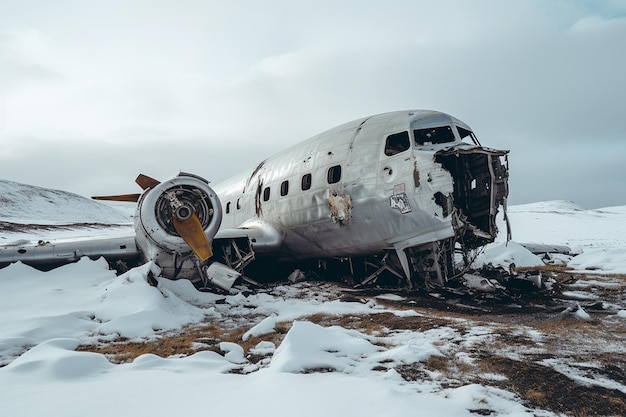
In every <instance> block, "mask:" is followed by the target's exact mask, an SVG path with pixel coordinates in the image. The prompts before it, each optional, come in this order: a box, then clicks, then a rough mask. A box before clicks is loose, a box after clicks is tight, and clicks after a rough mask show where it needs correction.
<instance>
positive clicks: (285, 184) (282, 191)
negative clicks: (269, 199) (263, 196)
mask: <svg viewBox="0 0 626 417" xmlns="http://www.w3.org/2000/svg"><path fill="white" fill-rule="evenodd" d="M288 192H289V181H283V182H282V184H280V195H281V196H282V197H284V196H286V195H287V193H288Z"/></svg>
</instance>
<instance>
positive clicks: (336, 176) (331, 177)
mask: <svg viewBox="0 0 626 417" xmlns="http://www.w3.org/2000/svg"><path fill="white" fill-rule="evenodd" d="M340 179H341V165H335V166H333V167H330V168H328V183H329V184H335V183H337V182H339V180H340Z"/></svg>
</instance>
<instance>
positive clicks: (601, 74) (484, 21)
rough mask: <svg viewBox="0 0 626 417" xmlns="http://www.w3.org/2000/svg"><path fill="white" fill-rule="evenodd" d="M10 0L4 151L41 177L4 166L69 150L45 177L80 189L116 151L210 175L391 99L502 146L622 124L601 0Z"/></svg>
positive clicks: (608, 138) (1, 82) (0, 19)
mask: <svg viewBox="0 0 626 417" xmlns="http://www.w3.org/2000/svg"><path fill="white" fill-rule="evenodd" d="M9 3H13V4H11V6H12V7H11V10H8V9H7V8H6V7H4V9H7V10H2V9H3V7H2V6H0V24H1V25H2V26H1V27H4V28H6V31H5V32H2V33H1V34H0V64H1V65H0V75H2V76H1V77H0V141H2V142H3V150H2V153H1V154H0V163H1V164H2V165H3V167H7V168H5V169H7V170H6V171H5V172H6V174H4V175H5V176H8V175H9V174H10V175H12V177H11V178H10V179H13V180H16V181H20V180H21V181H23V182H30V183H34V184H40V182H39V181H38V180H37V178H41V177H42V175H41V174H37V175H28V176H27V175H25V174H22V173H21V172H20V171H19V170H18V169H17V166H16V165H10V164H9V162H11V163H12V161H14V158H15V157H17V156H18V155H19V157H21V158H24V160H28V165H30V166H49V167H50V165H49V161H47V160H46V158H50V155H56V153H58V152H64V153H66V155H68V159H67V160H66V161H65V162H66V163H67V164H69V165H72V164H77V162H76V161H77V160H78V159H80V160H81V161H84V166H83V165H79V166H80V169H79V170H78V171H80V172H81V173H82V174H81V176H80V180H79V179H78V177H75V178H71V176H68V174H63V176H62V179H61V177H59V179H58V182H56V183H55V182H54V178H55V174H54V173H53V172H52V173H50V172H51V169H52V168H51V167H50V168H49V169H48V170H47V173H48V174H46V178H45V180H46V181H49V183H48V184H41V185H50V186H53V187H56V188H65V189H68V190H70V191H75V192H79V193H88V192H91V191H86V188H85V185H84V184H88V185H89V190H93V188H94V186H96V185H97V184H98V183H103V182H104V181H105V180H103V178H104V177H107V175H106V172H107V171H110V170H111V167H110V166H109V165H106V162H105V161H110V160H116V157H115V156H114V152H113V151H111V150H119V154H120V155H118V156H117V161H120V162H119V163H118V164H117V165H116V170H118V172H120V171H122V170H124V171H125V172H124V177H126V176H127V175H128V173H127V172H126V171H131V170H133V171H136V170H137V169H144V168H147V169H148V171H147V172H146V173H148V174H149V173H150V172H154V171H155V170H154V169H153V168H154V166H156V165H159V168H158V170H159V172H158V174H159V175H161V174H163V175H168V173H176V171H177V169H179V168H180V169H187V168H186V167H187V166H192V167H194V169H196V168H195V167H197V169H198V170H199V173H200V174H202V175H205V176H207V177H209V178H210V179H215V180H216V179H217V177H220V176H222V175H225V173H226V172H227V171H229V170H232V171H231V173H234V172H236V171H238V170H239V169H242V168H246V167H248V166H251V165H253V164H254V163H255V162H256V161H257V160H259V159H263V158H265V157H266V156H268V155H269V154H271V153H273V152H274V151H276V150H278V149H281V148H284V147H286V146H289V145H291V144H293V143H295V142H297V141H300V140H303V139H305V138H307V137H309V136H311V135H313V134H316V133H318V132H320V131H322V130H325V129H327V128H330V127H332V126H334V125H337V124H340V123H342V122H345V121H348V120H351V119H355V118H357V117H361V116H365V115H368V114H374V113H379V112H384V111H391V110H398V109H403V108H433V109H437V110H442V111H445V112H448V113H451V114H453V115H455V116H457V117H459V118H461V119H462V120H464V121H466V122H467V123H468V124H470V126H473V127H474V129H475V130H476V131H477V134H478V136H479V137H480V138H481V141H482V142H483V143H484V144H485V145H487V146H493V147H502V148H510V149H511V150H512V155H515V154H518V155H521V154H532V152H535V151H537V152H540V151H541V149H543V148H544V147H545V146H546V144H548V143H557V142H558V143H562V144H567V143H577V144H589V145H590V146H593V143H594V142H598V141H601V142H603V143H611V142H613V143H615V142H617V141H620V140H623V139H622V138H623V134H622V130H623V128H622V126H621V118H622V112H623V109H624V108H626V85H625V84H624V83H623V82H621V80H622V79H623V74H624V73H626V56H625V55H624V54H620V53H618V51H620V50H621V46H622V45H621V43H623V42H622V39H624V38H625V37H626V19H624V18H620V17H619V12H620V9H619V7H618V6H619V4H617V6H616V5H615V4H611V2H601V3H599V4H601V7H600V6H598V7H596V9H590V7H592V6H593V5H592V4H591V3H584V2H582V3H581V2H577V3H572V2H551V3H550V4H546V3H545V2H540V1H530V2H527V1H524V2H501V1H489V0H482V1H477V2H471V3H468V2H464V1H452V0H450V1H443V2H431V1H418V2H415V1H391V2H387V3H384V4H383V3H380V4H377V3H374V4H368V3H363V2H356V1H349V2H330V1H321V2H314V3H311V2H302V4H300V2H295V3H294V2H287V1H279V0H276V1H268V2H254V3H250V2H242V1H233V2H227V3H223V2H221V3H220V2H200V1H184V2H181V3H176V4H174V3H171V2H165V1H156V2H144V1H132V2H124V3H123V4H122V2H108V3H106V4H104V3H103V4H90V3H84V2H68V3H64V4H63V5H60V6H59V5H55V6H54V7H53V6H52V5H49V4H48V3H47V2H41V3H42V4H41V7H39V8H35V9H33V8H32V7H31V8H27V7H26V6H22V4H21V3H19V2H9ZM594 4H596V3H594ZM622 11H624V10H623V9H622ZM34 146H36V147H37V149H41V150H42V151H37V152H34V151H33V147H34ZM581 146H582V145H581ZM48 147H49V148H48ZM188 147H191V148H192V149H195V150H196V152H194V153H193V154H191V153H189V152H187V149H188ZM251 147H254V150H255V151H254V152H251V153H248V152H249V151H250V149H251ZM75 148H76V150H77V151H78V150H81V149H89V150H93V151H94V154H93V155H92V154H89V153H87V154H85V153H84V154H83V156H82V157H77V156H73V155H74V151H73V149H75ZM43 149H48V151H47V152H46V151H43ZM173 149H174V151H173ZM180 149H182V151H180ZM61 150H62V151H61ZM142 153H143V154H145V156H144V157H143V158H142V157H141V155H142ZM69 155H72V156H69ZM185 155H186V156H185ZM217 156H219V157H220V158H221V160H216V159H215V158H216V157H217ZM512 157H513V156H512ZM132 158H134V159H132ZM185 158H186V159H185ZM225 160H229V161H230V162H229V163H226V162H225ZM122 161H123V162H122ZM133 161H136V162H134V163H133ZM122 163H123V164H124V166H123V167H122ZM22 164H24V161H22ZM566 164H567V162H566V161H565V162H564V165H563V166H564V167H565V166H566ZM183 165H184V166H183ZM9 166H11V167H13V168H12V169H13V170H12V171H9V170H8V169H9V168H8V167H9ZM213 167H219V169H215V170H213ZM64 169H65V168H64ZM516 169H518V168H516ZM532 169H533V170H534V171H533V172H530V171H529V170H530V167H525V168H524V170H520V171H517V172H515V175H516V178H515V180H513V179H512V182H513V183H514V184H515V186H516V188H518V189H520V190H522V189H523V190H524V193H523V195H524V196H530V195H532V192H533V189H534V187H535V184H534V183H533V182H532V181H527V180H526V178H532V177H533V173H534V172H536V171H537V170H539V171H541V170H547V168H545V167H533V168H532ZM586 169H591V168H590V167H587V168H586ZM67 170H68V171H69V168H67ZM546 172H547V171H546ZM96 173H97V174H96ZM133 175H135V172H133V174H132V175H130V176H131V177H133ZM114 177H115V175H113V174H112V175H109V176H108V179H107V180H106V181H107V182H110V181H112V178H114ZM133 178H134V177H133ZM54 184H57V185H54ZM102 187H103V188H104V185H102ZM96 188H100V187H96ZM572 189H573V190H576V188H572ZM117 191H119V190H117ZM577 192H578V193H580V197H579V198H571V199H574V200H579V201H578V202H579V203H581V204H582V205H585V204H584V203H583V202H582V201H580V200H582V199H585V197H584V195H583V194H584V190H580V189H579V190H578V191H577ZM524 198H526V197H524ZM528 198H530V197H528ZM615 201H618V198H617V197H616V200H615ZM620 201H623V200H620ZM517 202H524V201H517ZM624 203H626V202H624Z"/></svg>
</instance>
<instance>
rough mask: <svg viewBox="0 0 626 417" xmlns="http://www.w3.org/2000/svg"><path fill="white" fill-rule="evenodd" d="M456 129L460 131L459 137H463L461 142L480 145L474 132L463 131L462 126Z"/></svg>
mask: <svg viewBox="0 0 626 417" xmlns="http://www.w3.org/2000/svg"><path fill="white" fill-rule="evenodd" d="M456 128H457V130H458V131H459V136H461V140H463V141H465V142H470V143H473V144H475V145H480V144H479V143H478V139H476V136H474V132H472V131H471V130H467V129H463V128H462V127H460V126H457V127H456Z"/></svg>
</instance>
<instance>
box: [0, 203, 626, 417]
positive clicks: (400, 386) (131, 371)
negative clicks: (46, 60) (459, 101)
mask: <svg viewBox="0 0 626 417" xmlns="http://www.w3.org/2000/svg"><path fill="white" fill-rule="evenodd" d="M49 197H50V196H46V197H45V198H49ZM28 201H29V202H30V203H27V202H23V203H22V205H21V206H20V207H21V208H22V209H24V207H28V205H29V204H32V202H33V200H32V199H31V200H28ZM63 201H65V203H66V204H70V205H73V204H74V200H73V199H70V200H67V198H66V197H63ZM77 201H80V199H77ZM103 210H104V211H103V214H101V215H100V216H99V217H98V216H96V217H94V218H87V219H85V218H83V219H82V220H80V222H81V223H87V224H82V225H71V226H67V223H69V222H70V221H71V219H68V218H65V217H64V216H65V215H64V214H63V212H60V213H59V214H56V215H55V216H48V217H46V216H44V213H41V214H40V215H41V216H42V217H41V218H37V219H34V218H23V217H22V218H17V217H13V218H9V216H8V215H7V213H5V212H3V213H2V217H1V218H2V220H6V222H5V223H3V225H4V226H3V231H2V233H1V234H0V244H1V243H6V242H9V241H12V240H17V239H23V238H29V239H39V238H41V237H49V236H51V235H55V236H56V235H57V234H58V233H63V234H66V233H67V234H84V233H88V234H89V233H94V234H95V233H110V232H111V230H114V231H116V232H122V231H128V230H129V229H130V226H129V225H128V222H127V219H128V214H127V213H128V210H126V211H125V212H124V213H122V214H120V213H116V212H112V211H110V210H108V209H103ZM25 211H28V210H25ZM76 211H85V209H83V208H80V209H78V208H77V209H76ZM74 212H75V211H69V213H74ZM118 215H119V216H121V217H117V216H118ZM510 215H511V222H512V224H513V233H514V238H515V240H516V241H518V242H535V243H549V244H557V245H559V244H560V245H563V244H567V245H570V246H571V247H575V248H576V250H577V251H578V252H582V253H581V254H580V255H578V256H576V257H573V258H571V259H570V258H569V257H565V258H564V259H562V262H565V263H569V265H570V267H572V268H574V269H575V272H570V271H568V272H565V273H563V272H558V271H557V272H553V273H552V272H546V274H553V276H554V278H555V279H556V280H557V282H558V283H559V285H560V286H562V292H561V293H560V294H558V296H556V298H554V299H552V298H551V299H548V298H545V299H544V298H529V299H524V298H522V299H519V300H514V301H512V302H511V301H507V303H506V304H499V303H498V302H492V303H489V302H488V301H489V300H488V299H487V300H486V299H485V298H481V299H480V300H478V299H474V300H467V299H458V300H455V299H453V298H452V299H450V298H448V299H442V298H441V297H440V294H420V295H411V296H408V295H398V294H377V295H376V294H366V293H358V294H357V293H353V292H350V291H344V290H343V289H342V288H340V287H338V286H337V285H334V284H331V283H316V282H302V283H299V284H295V285H275V286H271V287H268V288H264V289H262V290H260V291H258V292H255V293H250V292H247V291H244V292H241V293H239V294H235V295H229V296H223V295H215V294H211V293H201V292H198V291H196V290H195V289H194V288H193V287H192V286H191V285H190V284H189V283H188V282H186V281H180V282H172V281H168V280H164V279H160V280H159V286H158V287H152V286H150V285H148V283H147V282H146V274H147V271H148V270H149V269H150V268H153V266H152V265H144V266H141V267H139V268H135V269H132V270H131V271H129V272H128V273H126V274H124V275H121V276H116V275H115V274H114V273H113V272H112V271H109V270H108V268H107V265H106V262H104V261H102V260H99V261H90V260H88V259H83V260H81V261H80V262H78V263H76V264H71V265H66V266H63V267H60V268H57V269H55V270H52V271H49V272H39V271H36V270H34V269H31V268H29V267H27V266H25V265H22V264H14V265H11V266H9V267H7V268H4V269H2V270H0V311H1V314H0V366H1V367H0V384H1V385H2V387H3V389H2V390H0V415H2V416H4V415H7V416H32V415H46V416H84V415H90V416H98V415H102V416H110V415H119V416H125V415H128V416H141V415H152V416H154V415H164V416H165V415H167V416H171V415H186V416H195V415H208V414H211V415H217V414H226V415H273V416H282V415H285V416H292V415H301V416H307V415H311V416H319V415H325V416H331V417H332V416H342V417H343V416H345V415H385V416H396V415H397V416H407V415H408V416H410V415H437V416H448V415H449V416H463V415H466V416H476V415H492V416H531V415H536V416H553V415H624V414H625V413H626V359H625V357H626V344H625V341H626V280H625V277H624V276H623V275H619V274H626V249H625V248H626V237H625V236H626V234H625V233H624V232H625V230H624V227H625V225H626V207H615V208H607V209H602V210H582V209H580V208H577V207H576V206H575V205H573V204H572V203H566V202H546V203H536V204H532V205H524V206H514V207H511V210H510ZM7 219H8V220H7ZM20 221H22V222H23V223H22V224H39V225H46V227H35V228H28V227H20V226H19V225H20ZM106 223H112V224H116V225H118V224H121V226H114V227H113V228H112V229H109V228H107V227H104V226H101V224H106ZM94 224H96V226H94ZM7 225H11V227H7ZM538 259H539V258H534V257H533V256H531V254H529V253H528V252H527V251H525V250H524V249H523V248H522V247H521V246H519V245H516V244H514V243H509V245H506V246H504V245H501V244H498V243H496V244H494V245H492V246H491V247H490V248H488V250H487V251H485V253H484V254H483V255H481V258H480V261H481V262H493V263H496V262H497V263H502V264H504V265H506V264H508V263H510V262H515V263H516V265H518V266H520V265H522V264H528V266H531V265H532V264H536V263H538V262H541V259H539V260H538Z"/></svg>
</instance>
